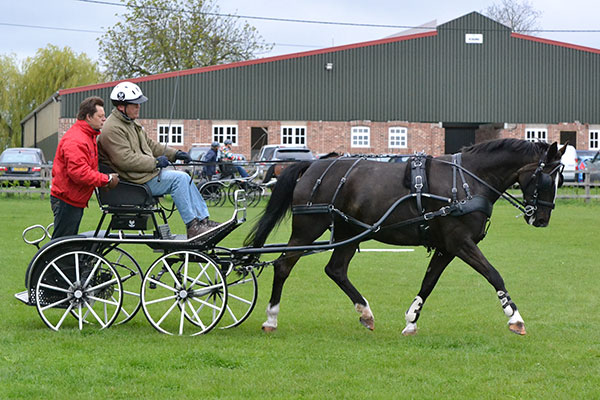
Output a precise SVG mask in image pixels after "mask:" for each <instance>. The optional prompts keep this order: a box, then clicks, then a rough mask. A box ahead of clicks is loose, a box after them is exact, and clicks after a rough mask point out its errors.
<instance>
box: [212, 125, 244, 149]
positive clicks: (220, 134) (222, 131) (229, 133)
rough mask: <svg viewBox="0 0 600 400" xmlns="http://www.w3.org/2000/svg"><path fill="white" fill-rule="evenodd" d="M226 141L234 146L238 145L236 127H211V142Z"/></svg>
mask: <svg viewBox="0 0 600 400" xmlns="http://www.w3.org/2000/svg"><path fill="white" fill-rule="evenodd" d="M227 139H229V140H231V143H232V144H233V145H234V146H237V145H238V134H237V125H213V141H214V142H219V143H225V140H227Z"/></svg>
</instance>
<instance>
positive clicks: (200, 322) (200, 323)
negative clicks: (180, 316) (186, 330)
mask: <svg viewBox="0 0 600 400" xmlns="http://www.w3.org/2000/svg"><path fill="white" fill-rule="evenodd" d="M187 304H188V306H189V307H190V310H192V314H194V318H193V319H194V320H195V321H196V322H197V323H198V324H199V325H200V327H201V328H202V329H206V326H205V325H204V324H203V323H202V320H201V319H200V316H199V315H198V313H197V312H196V310H195V309H194V306H192V302H187Z"/></svg>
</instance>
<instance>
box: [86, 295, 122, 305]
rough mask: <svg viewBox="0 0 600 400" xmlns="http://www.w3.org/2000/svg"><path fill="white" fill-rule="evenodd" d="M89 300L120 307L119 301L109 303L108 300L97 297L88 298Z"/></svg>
mask: <svg viewBox="0 0 600 400" xmlns="http://www.w3.org/2000/svg"><path fill="white" fill-rule="evenodd" d="M88 298H89V299H92V300H95V301H97V302H99V303H102V304H110V305H111V306H118V305H119V302H118V301H108V300H106V299H101V298H99V297H95V296H88Z"/></svg>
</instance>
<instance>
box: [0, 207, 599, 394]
mask: <svg viewBox="0 0 600 400" xmlns="http://www.w3.org/2000/svg"><path fill="white" fill-rule="evenodd" d="M90 205H91V208H90V209H87V210H86V212H85V215H84V219H83V222H82V230H91V229H93V228H94V227H95V224H96V223H97V221H98V218H99V215H100V213H99V211H98V209H97V206H96V204H95V202H94V201H93V200H92V201H91V202H90ZM599 211H600V204H598V203H597V202H592V203H590V204H585V203H582V202H574V201H570V202H559V203H558V205H557V208H556V210H555V211H554V215H553V218H552V221H551V223H550V226H549V227H548V228H545V229H539V228H533V227H530V226H528V225H526V224H525V222H524V221H523V219H522V218H520V219H515V218H514V215H516V214H517V211H516V210H515V209H514V208H512V207H510V206H508V205H506V204H504V203H499V204H498V205H497V206H496V207H495V209H494V215H493V217H492V225H491V228H490V231H489V234H488V237H487V238H486V239H485V240H484V241H483V243H482V244H481V248H482V251H483V252H484V254H485V255H486V256H487V257H488V259H489V260H490V262H491V263H492V264H493V265H494V266H495V267H496V268H497V269H498V270H499V271H500V273H501V274H502V276H503V277H504V280H505V282H506V285H507V288H508V290H509V293H510V295H511V296H512V298H513V300H514V301H515V302H516V304H517V305H518V306H519V309H520V311H521V314H522V315H523V318H524V319H525V324H526V328H527V331H528V335H527V336H525V337H519V336H517V335H514V334H512V333H510V332H509V331H508V329H507V327H506V317H505V316H504V314H503V313H502V311H501V308H500V306H499V302H498V299H497V297H496V294H495V293H494V290H493V288H492V287H491V286H490V285H489V284H488V283H487V282H486V281H485V280H484V279H483V278H482V277H481V276H479V275H478V274H477V273H476V272H474V271H473V270H472V269H471V268H470V267H468V266H467V265H465V264H464V263H462V262H460V261H454V262H453V263H452V264H451V265H450V267H449V268H448V269H447V270H446V272H445V273H444V275H443V276H442V278H441V279H440V282H439V283H438V286H437V287H436V289H435V290H434V291H433V293H432V295H431V296H430V298H429V299H428V301H427V303H426V304H425V307H424V309H423V312H422V315H421V318H420V319H419V334H418V335H417V336H415V337H403V336H402V335H401V334H400V332H401V330H402V329H403V327H404V311H405V310H406V308H407V307H408V306H409V305H410V303H411V301H412V299H413V298H414V296H415V295H416V294H417V291H418V289H419V286H420V283H421V279H422V278H423V275H424V272H425V269H426V265H427V263H428V260H429V259H428V255H427V252H426V251H425V250H424V249H421V248H417V249H415V251H414V252H410V253H367V252H365V253H361V254H357V255H356V256H355V257H354V259H353V261H352V264H351V267H350V276H351V279H352V280H353V282H354V283H355V285H356V286H357V287H358V288H359V290H360V291H361V292H362V294H363V295H364V296H365V297H366V298H367V299H368V300H369V302H370V304H371V308H372V310H373V313H374V315H375V331H373V332H370V331H368V330H366V329H365V328H363V327H362V326H361V325H360V323H359V322H358V314H357V313H356V312H355V311H354V309H353V306H352V304H351V302H350V301H349V300H348V299H347V297H346V296H345V295H344V294H343V293H342V291H341V290H339V288H338V287H337V286H336V285H335V284H334V283H333V282H332V281H331V280H330V279H329V278H328V277H327V276H326V275H325V274H324V272H323V268H324V266H325V264H326V262H327V259H328V257H329V256H330V253H327V252H325V253H320V254H317V255H313V256H309V257H305V258H303V259H301V261H300V262H299V263H298V265H297V266H296V268H295V269H294V271H293V273H292V276H291V277H290V278H289V280H288V282H287V283H286V286H285V289H284V294H283V299H282V304H281V313H280V317H279V329H278V331H277V332H275V333H273V334H269V335H266V334H264V333H263V332H262V331H261V330H260V326H261V324H262V322H263V321H264V319H265V314H264V309H265V306H266V304H267V302H268V297H269V294H270V290H271V279H272V269H271V268H268V269H266V270H265V272H264V273H263V275H262V276H261V277H260V278H259V289H260V298H259V301H258V305H257V307H256V309H255V311H254V313H253V314H252V315H251V316H250V318H249V319H248V320H247V321H246V322H244V323H243V324H242V325H241V326H239V327H237V328H234V329H230V330H218V329H216V330H213V331H212V332H210V333H209V334H208V335H204V336H200V337H171V336H166V335H162V334H159V333H158V332H156V331H155V330H154V329H153V328H152V327H151V326H150V324H149V323H148V322H146V320H145V318H144V315H143V313H141V312H140V314H138V315H137V316H136V317H135V318H134V319H133V320H132V321H130V322H129V323H128V324H126V325H123V326H115V327H111V328H110V329H107V330H105V331H90V330H84V331H83V332H79V331H78V330H61V331H59V332H52V331H50V330H49V329H48V328H46V326H45V325H44V323H43V322H42V320H41V319H40V318H39V316H38V315H37V311H36V309H35V308H34V307H27V306H25V305H23V304H22V303H20V302H19V301H17V300H16V299H15V298H14V297H13V294H14V293H16V292H18V291H21V290H23V289H24V275H25V269H26V268H27V264H28V262H29V260H30V259H31V258H32V256H33V254H34V253H35V249H34V248H33V247H32V246H30V245H26V244H25V243H23V241H22V240H21V232H22V230H23V228H25V227H26V226H29V225H32V224H35V223H42V224H48V223H50V222H51V212H50V205H49V201H47V200H45V201H41V200H39V199H30V198H18V197H15V198H0V215H1V216H2V230H1V231H0V243H2V244H1V246H2V247H1V248H2V251H1V253H0V254H1V255H2V258H1V267H0V268H1V271H2V275H1V276H2V279H0V288H2V290H1V291H0V304H2V307H0V398H2V399H11V398H32V399H37V398H45V399H58V398H61V399H62V398H83V399H92V398H94V399H96V398H144V399H167V398H177V399H185V398H190V399H192V398H193V399H198V398H224V399H227V398H250V399H253V398H261V399H262V398H286V399H287V398H302V399H304V398H309V399H321V398H335V399H337V398H376V399H391V398H415V399H439V398H449V399H465V398H473V399H475V398H476V399H501V398H509V399H511V398H518V399H542V398H543V399H584V398H585V399H588V398H600V389H599V388H600V340H599V338H600V334H599V333H598V332H600V301H599V292H598V282H599V279H598V278H599V275H600V266H599V265H598V261H597V260H598V256H597V252H598V245H597V242H596V240H597V226H598V225H599V224H600V212H599ZM212 213H213V218H214V219H217V220H224V219H226V218H228V217H229V215H230V213H231V209H230V208H224V209H220V210H212ZM256 214H257V212H256V211H255V210H251V213H250V220H251V221H252V219H253V217H254V216H255V215H256ZM250 225H251V222H248V223H246V224H244V225H243V226H242V227H240V228H239V229H238V230H236V231H234V232H233V233H232V234H231V235H230V236H229V237H227V238H226V239H225V241H224V243H223V245H225V246H229V247H239V246H240V245H241V242H242V240H243V237H244V236H245V234H246V232H247V231H248V229H249V227H250ZM171 226H172V230H173V231H175V232H178V233H182V232H184V228H183V224H182V223H181V221H180V219H179V217H178V215H175V216H174V217H173V218H172V219H171ZM288 235H289V223H284V224H282V226H281V228H280V229H279V231H277V233H276V234H275V235H274V236H272V237H271V238H270V239H269V242H270V243H274V242H283V241H285V240H286V238H287V236H288ZM372 245H373V246H374V245H375V244H371V243H369V244H365V245H364V246H363V247H371V246H372ZM377 245H378V244H377ZM133 251H134V252H135V255H136V258H138V260H140V261H141V264H142V265H143V267H144V268H147V267H148V266H149V265H150V264H151V262H152V261H153V259H155V258H157V257H158V254H156V253H152V252H151V251H150V250H149V249H147V248H141V247H140V248H136V249H134V250H133Z"/></svg>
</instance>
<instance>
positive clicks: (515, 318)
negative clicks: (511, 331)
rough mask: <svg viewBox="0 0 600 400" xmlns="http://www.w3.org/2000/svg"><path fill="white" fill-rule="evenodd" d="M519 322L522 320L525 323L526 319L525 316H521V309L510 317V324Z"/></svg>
mask: <svg viewBox="0 0 600 400" xmlns="http://www.w3.org/2000/svg"><path fill="white" fill-rule="evenodd" d="M517 322H522V323H525V321H523V318H521V314H519V310H516V311H515V312H514V313H513V315H512V317H510V318H509V320H508V324H509V325H510V324H516V323H517Z"/></svg>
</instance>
